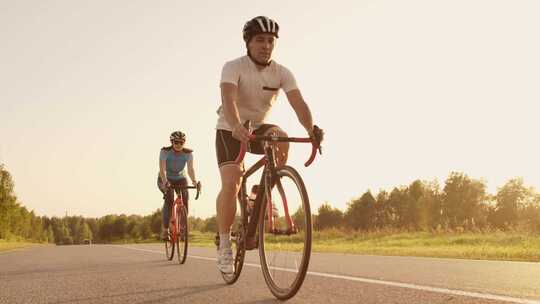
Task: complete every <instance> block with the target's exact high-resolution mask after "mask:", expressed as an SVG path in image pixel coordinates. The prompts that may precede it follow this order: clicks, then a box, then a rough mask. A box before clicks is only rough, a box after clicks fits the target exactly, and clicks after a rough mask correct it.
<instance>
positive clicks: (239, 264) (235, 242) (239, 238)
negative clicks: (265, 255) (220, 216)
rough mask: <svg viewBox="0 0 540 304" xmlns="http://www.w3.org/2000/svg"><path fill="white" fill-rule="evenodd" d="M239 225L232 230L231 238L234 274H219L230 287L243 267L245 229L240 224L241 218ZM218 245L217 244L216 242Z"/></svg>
mask: <svg viewBox="0 0 540 304" xmlns="http://www.w3.org/2000/svg"><path fill="white" fill-rule="evenodd" d="M239 221H240V223H239V224H238V225H237V228H236V229H235V230H233V232H232V234H231V236H232V240H231V243H232V250H233V259H234V262H233V267H234V272H233V273H230V274H226V273H221V276H222V277H223V280H224V281H225V283H227V284H229V285H231V284H234V283H235V282H236V281H237V280H238V278H239V277H240V273H242V268H243V266H244V258H245V257H246V246H245V235H246V229H245V228H244V225H243V224H242V218H240V220H239ZM218 244H219V242H218Z"/></svg>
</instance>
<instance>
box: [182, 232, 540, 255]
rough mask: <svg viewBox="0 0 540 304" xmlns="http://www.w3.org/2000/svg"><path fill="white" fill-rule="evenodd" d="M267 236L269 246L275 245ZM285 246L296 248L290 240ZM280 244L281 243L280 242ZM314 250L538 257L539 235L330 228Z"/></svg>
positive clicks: (196, 241) (207, 240)
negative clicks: (361, 231) (351, 230)
mask: <svg viewBox="0 0 540 304" xmlns="http://www.w3.org/2000/svg"><path fill="white" fill-rule="evenodd" d="M282 238H283V237H279V238H277V239H270V240H268V241H267V243H270V246H268V245H267V247H270V248H276V247H275V245H272V243H274V242H277V240H278V239H282ZM213 240H214V234H213V233H201V232H192V233H190V244H192V245H194V246H205V247H212V246H214V241H213ZM284 247H285V249H288V250H294V249H296V248H299V246H298V245H297V244H295V241H294V240H292V241H289V242H288V243H287V245H285V246H284ZM281 248H283V246H281ZM313 251H314V252H336V253H351V254H370V255H398V256H420V257H444V258H462V259H485V260H512V261H540V235H538V234H536V235H534V234H526V233H517V232H489V233H441V234H433V233H428V232H414V233H406V232H399V233H395V232H392V233H391V232H371V233H360V232H350V233H347V232H343V231H338V230H329V231H324V232H315V233H314V234H313Z"/></svg>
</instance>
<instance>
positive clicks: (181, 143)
mask: <svg viewBox="0 0 540 304" xmlns="http://www.w3.org/2000/svg"><path fill="white" fill-rule="evenodd" d="M184 143H185V141H176V140H175V141H173V144H175V145H183V144H184Z"/></svg>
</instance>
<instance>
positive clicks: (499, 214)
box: [490, 178, 537, 228]
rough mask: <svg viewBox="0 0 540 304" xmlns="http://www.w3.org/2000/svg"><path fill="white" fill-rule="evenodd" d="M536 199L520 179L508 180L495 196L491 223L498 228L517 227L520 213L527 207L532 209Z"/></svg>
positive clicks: (533, 193) (532, 191)
mask: <svg viewBox="0 0 540 304" xmlns="http://www.w3.org/2000/svg"><path fill="white" fill-rule="evenodd" d="M536 199H537V196H536V195H535V192H534V190H533V189H532V188H530V187H526V186H525V185H524V184H523V179H522V178H514V179H511V180H509V181H508V182H507V183H506V184H505V185H504V186H502V187H500V188H499V189H498V191H497V194H496V195H495V200H496V207H495V212H494V214H493V216H492V217H491V218H490V221H491V223H492V224H493V225H494V226H496V227H500V228H505V227H510V226H515V225H517V223H518V221H519V214H520V211H522V210H524V209H526V208H527V207H528V206H530V207H532V208H533V209H534V206H535V202H536ZM533 209H531V210H533Z"/></svg>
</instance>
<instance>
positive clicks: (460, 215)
mask: <svg viewBox="0 0 540 304" xmlns="http://www.w3.org/2000/svg"><path fill="white" fill-rule="evenodd" d="M486 199H487V194H486V185H485V184H484V182H482V181H478V180H474V179H471V178H469V177H468V176H467V175H465V174H463V173H457V172H452V173H451V174H450V176H449V177H448V178H447V179H446V182H445V186H444V189H443V204H442V207H443V216H444V217H445V219H446V221H447V222H448V224H449V225H450V227H457V226H460V227H464V226H469V225H474V223H475V222H476V221H477V220H478V218H479V217H481V211H482V210H483V208H482V205H483V204H484V202H485V201H486Z"/></svg>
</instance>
